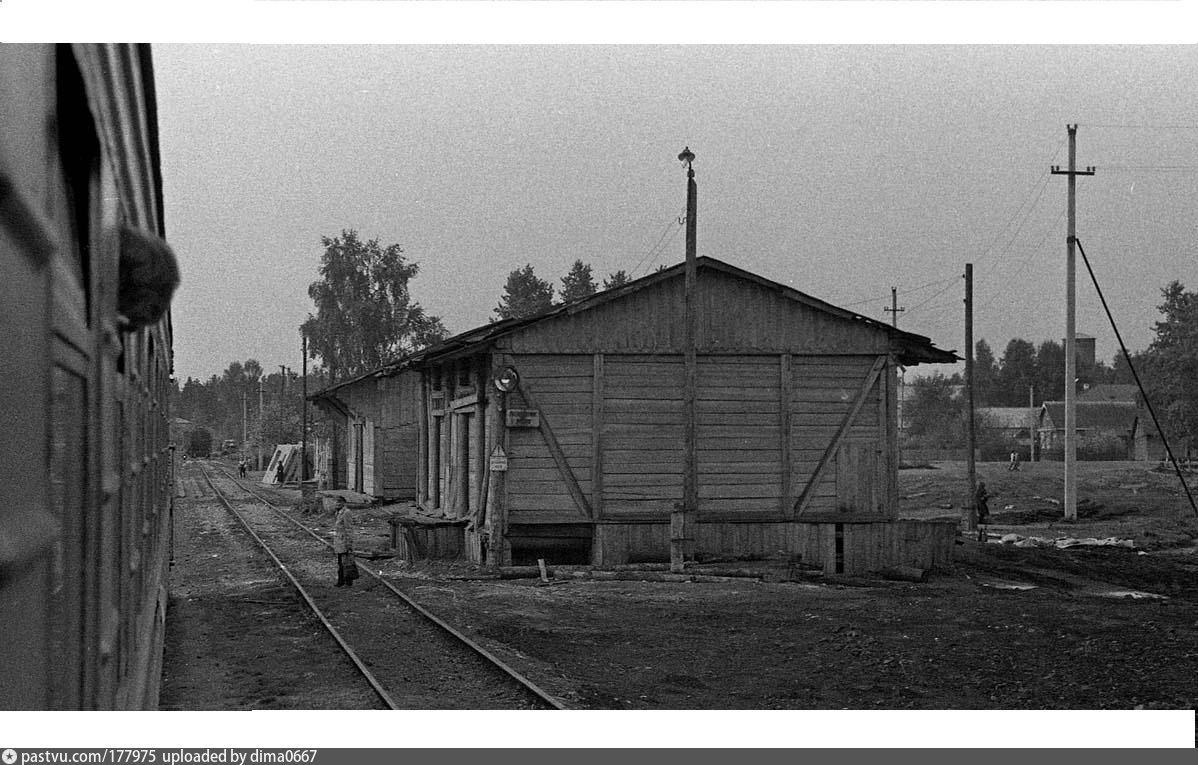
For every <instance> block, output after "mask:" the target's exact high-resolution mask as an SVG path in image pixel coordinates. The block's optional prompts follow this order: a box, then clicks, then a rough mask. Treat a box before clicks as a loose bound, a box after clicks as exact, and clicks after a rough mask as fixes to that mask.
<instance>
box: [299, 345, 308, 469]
mask: <svg viewBox="0 0 1198 765" xmlns="http://www.w3.org/2000/svg"><path fill="white" fill-rule="evenodd" d="M300 349H301V351H300V352H301V353H303V355H304V361H303V366H302V367H301V368H302V369H303V374H304V381H303V393H304V402H303V406H302V409H303V416H302V418H301V424H300V488H301V489H303V487H304V481H306V480H308V336H307V335H306V334H304V331H303V330H302V329H301V330H300Z"/></svg>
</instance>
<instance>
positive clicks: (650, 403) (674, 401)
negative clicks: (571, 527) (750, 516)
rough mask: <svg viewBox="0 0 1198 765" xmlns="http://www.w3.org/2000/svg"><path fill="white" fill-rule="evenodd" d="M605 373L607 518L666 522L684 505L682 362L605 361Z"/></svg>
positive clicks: (669, 358)
mask: <svg viewBox="0 0 1198 765" xmlns="http://www.w3.org/2000/svg"><path fill="white" fill-rule="evenodd" d="M603 373H604V374H603V407H602V408H603V423H602V436H601V441H602V464H603V471H604V474H603V496H602V505H603V517H604V518H606V519H613V520H614V519H624V520H633V519H638V518H642V519H643V518H663V517H668V516H669V513H670V511H671V510H673V508H674V505H675V503H677V502H680V501H681V500H682V460H683V442H682V438H683V401H682V395H683V382H684V380H683V378H684V374H685V369H684V365H683V360H682V357H681V356H654V355H644V356H632V355H618V354H611V355H605V356H604V358H603Z"/></svg>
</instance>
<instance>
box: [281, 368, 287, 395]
mask: <svg viewBox="0 0 1198 765" xmlns="http://www.w3.org/2000/svg"><path fill="white" fill-rule="evenodd" d="M286 394H287V367H286V366H285V365H283V364H279V395H280V396H284V395H286Z"/></svg>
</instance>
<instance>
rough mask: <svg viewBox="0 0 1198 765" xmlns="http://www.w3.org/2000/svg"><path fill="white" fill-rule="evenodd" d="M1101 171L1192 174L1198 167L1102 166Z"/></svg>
mask: <svg viewBox="0 0 1198 765" xmlns="http://www.w3.org/2000/svg"><path fill="white" fill-rule="evenodd" d="M1102 169H1103V170H1124V171H1129V172H1150V173H1192V172H1194V171H1196V170H1198V165H1103V166H1102Z"/></svg>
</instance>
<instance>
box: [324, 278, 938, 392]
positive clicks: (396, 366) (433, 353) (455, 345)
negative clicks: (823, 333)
mask: <svg viewBox="0 0 1198 765" xmlns="http://www.w3.org/2000/svg"><path fill="white" fill-rule="evenodd" d="M697 265H698V267H699V268H706V269H712V270H715V271H723V272H725V273H728V274H731V275H732V276H736V277H738V278H741V279H747V280H749V281H752V282H754V283H756V284H760V285H762V286H764V287H767V288H769V289H773V290H776V291H779V292H781V293H782V294H783V295H786V296H787V297H789V298H791V299H792V300H797V301H799V302H801V303H804V304H806V305H809V306H811V307H812V308H815V309H818V310H821V311H825V312H827V313H831V314H834V315H836V316H839V317H840V318H843V319H848V320H850V321H859V322H862V323H864V324H867V325H869V326H872V327H875V328H877V329H883V330H885V331H886V332H887V333H889V334H890V335H891V336H892V337H894V338H896V339H897V340H899V341H900V343H901V344H902V346H904V347H902V348H901V349H900V358H899V360H900V362H901V363H903V364H905V365H914V364H919V363H928V364H952V363H954V362H957V361H961V360H962V359H961V357H960V356H957V354H956V351H945V350H941V349H940V348H937V347H935V346H934V345H933V344H932V340H931V338H928V337H924V336H923V335H917V334H915V333H914V332H906V331H904V330H901V329H896V328H894V327H892V326H891V325H889V324H887V323H885V322H883V321H878V320H877V319H871V318H869V317H868V316H862V315H861V314H858V313H853V312H852V311H848V310H845V309H844V308H839V307H837V306H834V305H832V304H831V303H827V302H825V301H823V300H820V299H819V298H815V297H812V296H811V295H808V294H806V293H805V292H800V291H799V290H796V289H794V288H793V287H788V286H786V285H785V284H779V283H778V282H775V281H771V280H769V279H766V278H765V277H764V276H758V275H757V274H754V273H752V272H751V271H745V270H744V269H742V268H737V267H736V266H734V265H731V264H730V263H725V262H724V261H722V260H717V259H716V258H712V257H708V256H703V257H700V258H698V259H697ZM685 266H686V264H685V263H679V264H677V265H674V266H671V267H669V268H665V269H662V270H661V271H655V272H654V273H651V274H646V275H645V276H642V277H640V278H639V279H634V280H632V281H630V282H628V283H627V284H623V285H621V286H619V287H614V288H612V289H610V290H603V291H602V292H596V293H595V294H594V295H589V296H587V297H584V298H579V299H578V300H573V301H571V302H569V303H562V304H560V305H555V306H553V307H552V308H550V309H549V310H547V311H543V312H541V313H539V314H535V315H533V316H527V317H524V318H520V319H503V320H502V321H497V322H494V323H491V324H485V325H483V326H481V327H475V328H474V329H470V330H467V331H465V332H461V333H459V334H457V335H454V336H453V337H449V338H446V339H445V340H442V341H441V342H439V343H436V344H434V345H430V346H429V347H428V348H425V349H423V350H420V351H415V352H413V353H409V354H407V355H405V356H401V357H400V358H398V359H396V360H395V361H393V362H390V363H388V364H384V365H383V366H381V367H379V368H378V369H374V370H371V371H369V372H365V373H363V374H361V375H358V376H357V377H353V378H351V379H349V380H346V381H344V382H340V383H337V384H335V385H330V386H329V387H327V388H324V389H322V390H320V391H317V392H316V393H313V394H311V395H309V396H308V398H309V399H316V398H320V397H322V396H325V395H327V394H329V393H332V392H333V391H335V390H337V389H338V388H343V387H345V386H347V385H353V384H354V383H357V382H361V381H362V380H365V379H367V378H369V377H389V376H391V375H394V374H397V373H399V372H400V371H402V370H403V369H405V368H407V367H409V366H411V365H412V364H415V363H417V362H421V361H431V360H433V359H436V358H442V357H445V356H449V355H452V354H455V353H460V352H462V351H463V350H467V349H473V348H476V347H480V346H482V345H484V344H486V343H489V342H491V341H493V340H495V339H496V338H498V337H500V336H502V335H506V334H508V333H510V332H515V331H517V330H519V329H522V328H523V327H526V326H528V325H529V324H535V323H537V322H540V321H545V320H547V319H550V318H553V317H555V316H559V315H561V314H574V313H578V312H579V311H586V310H589V309H591V308H594V307H595V306H598V305H602V304H603V303H606V302H608V301H610V300H615V299H617V298H620V297H623V296H625V295H628V294H630V293H632V292H636V291H638V290H641V289H644V288H645V287H648V286H650V285H652V284H656V283H657V282H659V281H664V280H666V279H672V278H674V277H675V276H677V275H678V274H679V273H681V272H682V270H683V269H684V268H685Z"/></svg>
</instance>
